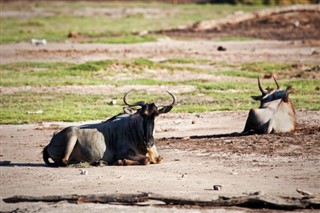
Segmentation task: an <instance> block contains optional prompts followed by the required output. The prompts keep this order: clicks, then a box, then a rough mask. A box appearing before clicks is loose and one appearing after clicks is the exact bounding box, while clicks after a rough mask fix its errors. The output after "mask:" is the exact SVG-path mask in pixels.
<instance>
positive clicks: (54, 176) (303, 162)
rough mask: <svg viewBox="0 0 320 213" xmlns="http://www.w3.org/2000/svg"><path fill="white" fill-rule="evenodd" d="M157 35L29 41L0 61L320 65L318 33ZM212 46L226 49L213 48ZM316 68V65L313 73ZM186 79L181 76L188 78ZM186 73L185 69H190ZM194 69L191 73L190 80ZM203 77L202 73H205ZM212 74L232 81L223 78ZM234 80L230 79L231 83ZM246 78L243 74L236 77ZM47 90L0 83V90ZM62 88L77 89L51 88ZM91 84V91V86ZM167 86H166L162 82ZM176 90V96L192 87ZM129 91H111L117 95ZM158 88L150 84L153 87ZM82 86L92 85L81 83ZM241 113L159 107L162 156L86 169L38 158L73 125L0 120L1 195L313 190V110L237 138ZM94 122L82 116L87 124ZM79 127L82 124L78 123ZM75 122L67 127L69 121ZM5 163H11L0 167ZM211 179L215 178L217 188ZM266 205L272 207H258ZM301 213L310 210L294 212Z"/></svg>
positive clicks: (23, 207)
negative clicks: (297, 36) (290, 125)
mask: <svg viewBox="0 0 320 213" xmlns="http://www.w3.org/2000/svg"><path fill="white" fill-rule="evenodd" d="M192 38H193V39H192V40H186V41H181V40H174V39H169V38H165V39H161V40H159V41H157V42H150V43H144V44H125V45H124V44H123V45H122V44H119V45H114V44H79V43H73V42H72V40H67V41H66V42H65V43H49V44H47V45H43V46H41V45H40V46H33V45H31V44H29V43H18V44H10V45H1V53H0V58H1V62H0V63H1V64H7V63H12V62H18V61H48V62H49V61H66V62H76V63H80V62H85V61H90V60H102V59H107V58H117V59H122V58H140V57H143V58H148V59H151V60H157V61H159V60H165V59H168V58H201V59H210V60H212V61H213V62H219V61H226V62H228V63H244V62H253V61H271V62H290V63H300V62H303V63H307V62H313V63H318V62H319V63H320V61H319V52H320V42H319V41H318V40H313V39H312V40H308V39H307V40H294V41H276V40H254V41H243V42H235V41H230V42H222V41H216V40H212V39H208V38H206V40H202V39H200V38H194V34H193V37H192ZM218 46H223V47H225V48H226V49H227V50H226V51H223V52H220V51H217V47H218ZM315 72H316V71H315ZM187 77H188V76H185V78H187ZM189 77H190V76H189ZM194 77H195V76H192V78H194ZM204 78H205V76H204ZM227 78H229V77H226V79H223V78H222V79H221V78H220V79H212V80H215V81H218V80H230V79H227ZM238 80H241V79H235V82H236V81H238ZM242 80H243V79H242ZM26 89H29V90H32V91H33V90H34V89H38V91H46V89H48V88H34V87H22V88H10V89H8V88H1V90H0V91H1V92H2V93H14V92H15V91H21V90H26ZM57 89H58V91H59V92H66V91H68V92H70V91H71V92H72V91H73V92H75V91H79V88H78V87H63V88H60V90H59V88H57ZM89 89H90V88H89ZM165 89H166V88H165ZM173 89H176V91H175V92H176V93H180V92H185V91H186V90H185V89H187V91H192V89H193V88H185V87H181V88H178V87H177V88H170V90H173ZM127 90H128V88H126V87H123V88H118V89H117V91H116V92H119V93H123V92H124V91H127ZM154 90H156V88H154ZM85 91H86V92H88V91H89V92H90V91H96V88H95V87H94V88H91V90H88V87H87V88H86V89H85ZM246 116H247V112H244V111H232V112H207V113H194V114H188V113H185V114H172V113H169V114H166V115H162V116H160V117H159V118H158V119H157V123H156V129H155V137H156V138H157V140H156V145H157V147H158V151H159V153H160V154H161V155H162V156H163V157H164V161H163V162H161V163H160V164H157V165H148V166H136V167H117V166H109V167H90V168H85V170H87V171H88V174H87V175H81V174H80V169H79V168H70V167H69V168H48V167H46V166H45V165H44V163H43V161H42V157H41V155H42V154H41V152H42V149H43V147H44V146H45V145H46V144H47V143H48V142H49V140H50V139H51V137H52V134H53V132H54V131H56V130H59V129H61V128H62V127H65V126H68V125H71V123H61V122H53V123H39V124H29V125H1V126H0V142H1V146H0V147H1V149H0V161H1V165H0V172H1V178H0V189H1V191H0V197H1V198H6V197H10V196H14V195H34V196H41V195H66V194H102V193H107V194H111V193H136V192H148V193H155V194H160V195H163V196H170V197H178V198H190V199H201V200H212V199H215V198H218V196H221V195H226V196H240V195H245V194H250V193H253V192H259V193H260V194H265V195H269V196H273V197H278V196H293V197H301V194H299V193H298V192H297V191H296V190H297V189H298V188H299V189H302V190H303V191H309V192H310V193H312V194H317V193H319V192H320V182H319V179H320V169H319V168H320V157H319V156H320V146H319V145H320V129H319V126H320V112H317V111H305V110H300V111H298V129H297V131H296V132H295V133H288V134H274V135H261V136H259V135H250V136H241V137H240V136H234V135H232V134H231V133H233V132H240V131H242V129H243V127H244V123H245V120H246ZM89 122H94V121H86V122H82V123H89ZM76 124H80V123H76ZM72 125H74V124H72ZM5 161H10V163H9V164H8V165H3V164H4V163H5ZM213 185H221V186H222V189H221V190H220V191H215V190H213ZM12 210H16V212H83V211H88V210H90V212H105V211H112V212H132V211H135V212H149V211H152V212H194V211H200V210H201V211H203V212H206V211H210V212H212V209H204V208H202V209H199V208H196V209H194V208H190V207H184V208H182V207H181V206H179V207H178V206H175V207H170V208H164V207H163V206H161V205H160V206H159V205H157V204H156V203H148V204H146V206H123V205H103V204H81V205H76V204H69V203H66V202H60V203H51V204H48V203H41V202H40V203H18V204H7V203H4V202H3V200H1V201H0V211H12ZM214 210H215V212H257V210H250V209H245V208H215V209H214ZM259 211H260V212H269V211H270V210H259ZM301 211H303V212H308V211H311V210H301Z"/></svg>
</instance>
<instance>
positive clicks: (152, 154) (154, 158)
mask: <svg viewBox="0 0 320 213" xmlns="http://www.w3.org/2000/svg"><path fill="white" fill-rule="evenodd" d="M147 156H148V158H149V161H150V163H155V164H156V163H160V161H162V160H163V157H161V156H160V155H159V154H158V151H157V148H156V146H155V145H153V146H152V147H150V148H148V149H147Z"/></svg>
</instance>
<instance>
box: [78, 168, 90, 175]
mask: <svg viewBox="0 0 320 213" xmlns="http://www.w3.org/2000/svg"><path fill="white" fill-rule="evenodd" d="M80 175H88V171H87V170H84V169H81V170H80Z"/></svg>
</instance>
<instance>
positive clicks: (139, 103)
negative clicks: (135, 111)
mask: <svg viewBox="0 0 320 213" xmlns="http://www.w3.org/2000/svg"><path fill="white" fill-rule="evenodd" d="M131 91H132V90H130V91H129V92H127V93H126V94H125V95H124V96H123V102H124V103H125V104H126V105H128V106H141V107H142V106H144V105H145V104H146V102H144V101H138V102H137V103H134V104H129V103H128V102H127V95H128V94H129V93H130V92H131Z"/></svg>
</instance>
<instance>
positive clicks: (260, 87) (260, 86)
mask: <svg viewBox="0 0 320 213" xmlns="http://www.w3.org/2000/svg"><path fill="white" fill-rule="evenodd" d="M258 86H259V89H260V92H261V93H262V95H266V94H267V93H268V91H267V90H265V89H263V87H262V85H261V82H260V78H259V77H258Z"/></svg>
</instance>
